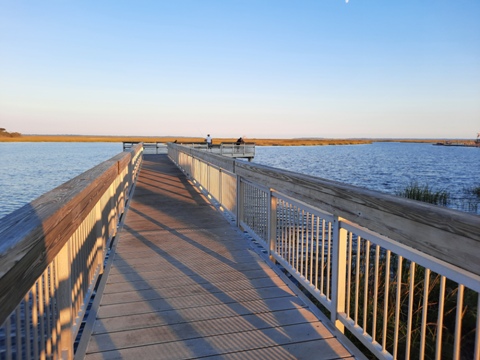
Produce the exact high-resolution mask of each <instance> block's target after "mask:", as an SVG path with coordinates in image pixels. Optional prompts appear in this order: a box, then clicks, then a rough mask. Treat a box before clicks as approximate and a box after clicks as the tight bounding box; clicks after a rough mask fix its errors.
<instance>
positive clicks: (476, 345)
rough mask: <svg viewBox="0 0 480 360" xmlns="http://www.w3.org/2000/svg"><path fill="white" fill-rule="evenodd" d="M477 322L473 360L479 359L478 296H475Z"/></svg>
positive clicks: (479, 301)
mask: <svg viewBox="0 0 480 360" xmlns="http://www.w3.org/2000/svg"><path fill="white" fill-rule="evenodd" d="M476 315H477V317H476V318H477V321H476V325H477V326H476V330H475V354H474V356H473V358H474V359H480V295H478V294H477V313H476Z"/></svg>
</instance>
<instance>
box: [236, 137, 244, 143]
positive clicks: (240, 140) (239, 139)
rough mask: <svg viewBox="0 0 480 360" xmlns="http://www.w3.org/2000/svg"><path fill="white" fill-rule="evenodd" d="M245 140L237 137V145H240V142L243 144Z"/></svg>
mask: <svg viewBox="0 0 480 360" xmlns="http://www.w3.org/2000/svg"><path fill="white" fill-rule="evenodd" d="M244 143H245V141H243V138H242V137H241V136H240V137H239V138H238V139H237V145H240V144H244Z"/></svg>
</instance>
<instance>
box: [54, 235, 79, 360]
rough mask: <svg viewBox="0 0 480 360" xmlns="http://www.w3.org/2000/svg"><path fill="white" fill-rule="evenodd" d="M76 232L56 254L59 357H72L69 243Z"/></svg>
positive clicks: (70, 260)
mask: <svg viewBox="0 0 480 360" xmlns="http://www.w3.org/2000/svg"><path fill="white" fill-rule="evenodd" d="M74 236H76V234H74V235H72V238H71V239H70V240H68V241H67V243H66V244H65V246H64V247H63V248H62V250H60V252H59V253H58V255H57V256H56V259H55V261H56V266H55V267H56V271H57V278H56V281H58V290H57V301H58V304H57V306H58V312H59V314H58V320H57V321H59V325H60V326H59V337H60V339H59V340H60V341H59V344H58V349H57V350H58V354H57V356H58V357H59V358H60V359H65V360H67V359H72V358H73V334H72V326H73V314H72V312H73V310H72V284H71V282H72V279H71V264H72V259H71V257H70V256H71V250H70V244H71V242H72V239H73V238H74Z"/></svg>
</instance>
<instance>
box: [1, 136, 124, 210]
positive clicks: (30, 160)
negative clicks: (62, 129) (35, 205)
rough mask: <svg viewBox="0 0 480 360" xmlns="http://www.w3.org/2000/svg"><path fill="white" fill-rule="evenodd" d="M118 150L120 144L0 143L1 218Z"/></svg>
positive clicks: (119, 150)
mask: <svg viewBox="0 0 480 360" xmlns="http://www.w3.org/2000/svg"><path fill="white" fill-rule="evenodd" d="M121 151H122V144H119V143H1V142H0V218H2V217H4V216H5V215H7V214H9V213H11V212H12V211H14V210H16V209H18V208H20V207H22V206H23V205H25V204H27V203H29V202H30V201H32V200H34V199H36V198H37V197H39V196H40V195H42V194H44V193H46V192H47V191H50V190H52V189H54V188H55V187H57V186H59V185H61V184H63V183H64V182H66V181H68V180H70V179H72V178H74V177H75V176H77V175H80V174H81V173H83V172H84V171H86V170H88V169H91V168H92V167H94V166H95V165H98V164H99V163H101V162H102V161H105V160H108V159H110V158H111V157H113V156H115V155H116V154H118V153H120V152H121Z"/></svg>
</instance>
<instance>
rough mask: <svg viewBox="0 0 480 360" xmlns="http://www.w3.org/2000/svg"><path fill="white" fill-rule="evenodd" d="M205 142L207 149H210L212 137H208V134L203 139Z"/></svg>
mask: <svg viewBox="0 0 480 360" xmlns="http://www.w3.org/2000/svg"><path fill="white" fill-rule="evenodd" d="M205 141H206V142H207V147H208V148H211V147H212V137H211V136H210V134H208V135H207V138H206V139H205Z"/></svg>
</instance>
